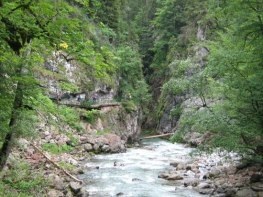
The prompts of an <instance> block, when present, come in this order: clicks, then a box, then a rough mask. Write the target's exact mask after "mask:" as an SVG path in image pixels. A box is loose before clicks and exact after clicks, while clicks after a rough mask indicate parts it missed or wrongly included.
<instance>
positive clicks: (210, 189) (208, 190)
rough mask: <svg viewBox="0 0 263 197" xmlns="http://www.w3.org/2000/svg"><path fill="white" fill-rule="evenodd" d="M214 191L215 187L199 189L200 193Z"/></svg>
mask: <svg viewBox="0 0 263 197" xmlns="http://www.w3.org/2000/svg"><path fill="white" fill-rule="evenodd" d="M213 191H214V189H213V188H206V189H199V193H200V194H204V195H205V194H212V193H213Z"/></svg>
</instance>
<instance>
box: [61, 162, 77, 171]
mask: <svg viewBox="0 0 263 197" xmlns="http://www.w3.org/2000/svg"><path fill="white" fill-rule="evenodd" d="M59 166H61V167H62V168H63V169H65V170H67V171H73V170H74V169H75V168H76V167H75V166H74V165H72V164H70V163H68V162H64V161H61V162H59Z"/></svg>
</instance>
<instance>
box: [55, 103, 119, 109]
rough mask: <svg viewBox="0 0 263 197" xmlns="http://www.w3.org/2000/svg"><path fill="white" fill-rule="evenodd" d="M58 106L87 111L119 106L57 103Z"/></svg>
mask: <svg viewBox="0 0 263 197" xmlns="http://www.w3.org/2000/svg"><path fill="white" fill-rule="evenodd" d="M59 105H66V106H68V107H76V108H82V109H87V110H92V109H101V108H103V107H116V106H120V103H103V104H94V105H87V106H86V105H80V104H73V103H59Z"/></svg>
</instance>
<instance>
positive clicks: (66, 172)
mask: <svg viewBox="0 0 263 197" xmlns="http://www.w3.org/2000/svg"><path fill="white" fill-rule="evenodd" d="M31 145H32V146H33V147H34V148H35V149H36V150H37V151H38V152H39V153H40V154H41V155H43V156H44V157H45V158H46V159H47V160H48V161H49V162H50V163H52V164H53V165H54V166H55V167H56V168H58V169H59V170H61V171H62V172H64V173H65V174H66V175H67V176H69V177H70V178H72V179H73V180H74V181H77V182H79V183H82V180H80V179H78V178H76V177H75V176H73V175H72V174H70V173H69V172H68V171H66V170H65V169H64V168H62V167H61V166H59V165H58V164H57V163H56V162H55V161H52V160H51V159H50V158H49V157H48V156H47V155H46V154H45V153H44V152H43V151H42V150H40V148H38V147H37V146H36V145H34V144H33V143H31Z"/></svg>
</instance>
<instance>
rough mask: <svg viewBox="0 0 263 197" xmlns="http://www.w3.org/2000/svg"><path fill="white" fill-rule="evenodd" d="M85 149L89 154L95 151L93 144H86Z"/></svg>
mask: <svg viewBox="0 0 263 197" xmlns="http://www.w3.org/2000/svg"><path fill="white" fill-rule="evenodd" d="M84 149H85V151H87V152H89V151H92V150H93V147H92V145H91V144H85V145H84Z"/></svg>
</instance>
